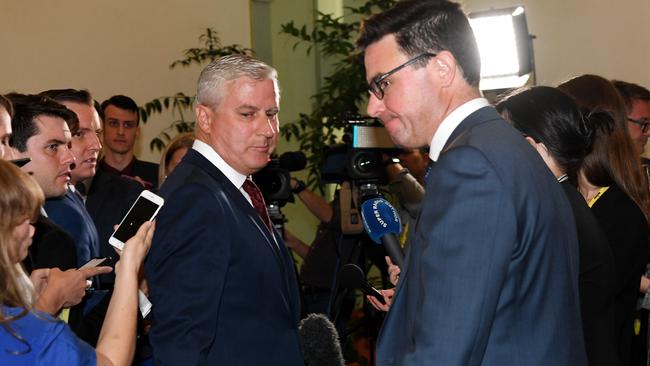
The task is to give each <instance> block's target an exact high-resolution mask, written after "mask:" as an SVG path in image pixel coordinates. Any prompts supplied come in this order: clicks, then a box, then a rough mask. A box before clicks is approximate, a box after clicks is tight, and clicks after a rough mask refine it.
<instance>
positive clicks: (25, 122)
mask: <svg viewBox="0 0 650 366" xmlns="http://www.w3.org/2000/svg"><path fill="white" fill-rule="evenodd" d="M7 97H8V98H9V100H11V102H12V103H13V104H14V115H13V117H12V118H11V129H12V130H13V134H12V136H11V147H13V148H15V149H17V150H18V151H20V152H25V151H27V140H29V139H30V138H31V137H32V136H34V135H37V134H38V132H39V130H38V126H37V125H36V123H35V120H36V118H37V117H38V116H50V117H58V118H61V119H63V120H64V121H65V122H66V123H67V124H68V127H69V128H70V131H71V132H72V133H73V134H74V133H75V132H76V131H77V129H78V128H79V120H78V119H77V115H76V114H75V113H74V112H72V111H71V110H69V109H68V108H66V107H65V106H63V105H62V104H59V103H57V102H55V101H54V100H52V99H51V98H49V97H46V96H43V95H25V94H17V93H11V94H7Z"/></svg>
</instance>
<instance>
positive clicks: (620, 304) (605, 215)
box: [591, 185, 648, 365]
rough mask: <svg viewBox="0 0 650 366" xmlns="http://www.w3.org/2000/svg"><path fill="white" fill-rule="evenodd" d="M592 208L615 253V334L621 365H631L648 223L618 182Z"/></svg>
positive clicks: (644, 264) (646, 257)
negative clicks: (635, 315) (635, 317)
mask: <svg viewBox="0 0 650 366" xmlns="http://www.w3.org/2000/svg"><path fill="white" fill-rule="evenodd" d="M591 210H592V212H593V213H594V215H595V216H596V219H598V222H599V223H600V226H601V228H602V229H603V231H604V232H605V235H606V236H607V240H608V241H609V244H610V245H611V249H612V253H613V255H614V263H615V267H616V277H615V289H614V291H615V307H616V310H615V311H616V314H615V321H616V323H615V327H616V329H615V337H616V340H617V345H618V355H619V361H620V364H621V365H628V364H629V358H630V351H631V347H632V340H633V335H634V314H635V310H636V301H637V297H638V296H639V282H640V281H641V275H642V274H644V273H645V268H646V263H648V254H647V245H648V223H647V221H646V219H645V217H644V216H643V212H641V210H640V209H639V207H638V206H637V205H636V204H635V203H634V201H632V200H631V199H630V198H629V197H628V196H627V195H626V194H625V192H623V190H621V189H620V188H619V187H618V186H616V185H612V186H611V187H610V188H609V189H608V190H607V191H606V192H605V193H604V194H603V195H602V196H601V197H600V198H599V199H598V200H597V201H596V203H595V204H594V205H593V206H592V207H591Z"/></svg>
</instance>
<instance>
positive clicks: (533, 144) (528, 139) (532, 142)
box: [524, 136, 537, 147]
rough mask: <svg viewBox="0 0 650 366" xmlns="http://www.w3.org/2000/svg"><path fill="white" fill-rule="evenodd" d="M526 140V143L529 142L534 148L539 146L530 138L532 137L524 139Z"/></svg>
mask: <svg viewBox="0 0 650 366" xmlns="http://www.w3.org/2000/svg"><path fill="white" fill-rule="evenodd" d="M524 138H525V139H526V141H528V143H529V144H531V145H532V146H533V147H535V145H537V141H535V139H533V138H532V137H530V136H526V137H524Z"/></svg>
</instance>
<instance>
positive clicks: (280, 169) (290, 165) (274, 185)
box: [253, 151, 307, 232]
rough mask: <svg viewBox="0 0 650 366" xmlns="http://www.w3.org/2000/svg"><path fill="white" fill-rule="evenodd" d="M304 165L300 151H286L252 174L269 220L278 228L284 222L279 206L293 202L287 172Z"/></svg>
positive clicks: (304, 159)
mask: <svg viewBox="0 0 650 366" xmlns="http://www.w3.org/2000/svg"><path fill="white" fill-rule="evenodd" d="M306 165H307V157H306V156H305V154H304V153H303V152H302V151H288V152H285V153H284V154H282V155H280V157H279V158H274V159H271V161H269V163H268V164H267V165H266V166H265V167H264V168H263V169H262V170H260V171H259V172H257V173H255V174H253V181H254V182H255V184H257V186H258V187H259V188H260V191H262V195H263V196H264V201H265V202H266V206H267V209H268V212H269V216H270V217H271V221H273V224H274V225H275V226H276V227H277V228H278V230H279V229H281V227H282V225H283V224H284V215H283V214H282V212H281V211H280V207H283V206H284V205H285V204H286V203H287V202H294V198H293V193H292V192H291V181H290V180H291V175H290V174H289V173H290V172H295V171H298V170H303V169H305V166H306ZM280 232H282V231H281V230H280Z"/></svg>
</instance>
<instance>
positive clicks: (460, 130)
mask: <svg viewBox="0 0 650 366" xmlns="http://www.w3.org/2000/svg"><path fill="white" fill-rule="evenodd" d="M493 119H499V114H498V113H497V112H496V110H495V109H494V108H492V107H490V106H486V107H483V108H480V109H478V110H476V111H474V112H473V113H471V114H470V115H469V116H467V118H465V119H464V120H463V121H462V122H461V123H460V124H459V125H458V127H456V129H455V130H454V132H452V133H451V135H450V136H449V139H447V142H445V146H444V147H443V149H442V151H441V152H440V157H442V155H444V154H445V152H446V151H447V150H449V149H451V148H453V147H454V146H455V145H456V143H457V142H459V141H460V140H461V138H462V137H463V136H464V135H465V133H467V132H469V131H470V130H471V129H472V128H474V127H476V126H478V125H480V124H481V123H484V122H487V121H491V120H493ZM440 157H438V159H440ZM428 186H429V180H427V187H425V188H426V190H425V192H434V191H435V187H434V186H431V187H428ZM425 201H426V196H425ZM421 213H422V210H420V213H418V217H417V219H416V220H415V230H413V231H411V233H410V234H409V238H408V242H409V243H412V242H413V241H414V240H415V237H416V236H415V232H416V230H417V227H418V225H419V223H420V216H421ZM411 251H413V249H412V248H411V245H409V246H408V247H407V253H406V256H405V261H404V268H403V271H402V275H401V276H400V281H399V282H398V284H397V289H396V291H395V296H397V292H399V290H400V288H401V287H402V286H401V285H402V284H403V282H404V281H402V279H404V280H406V273H407V272H408V268H409V262H410V258H411Z"/></svg>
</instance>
